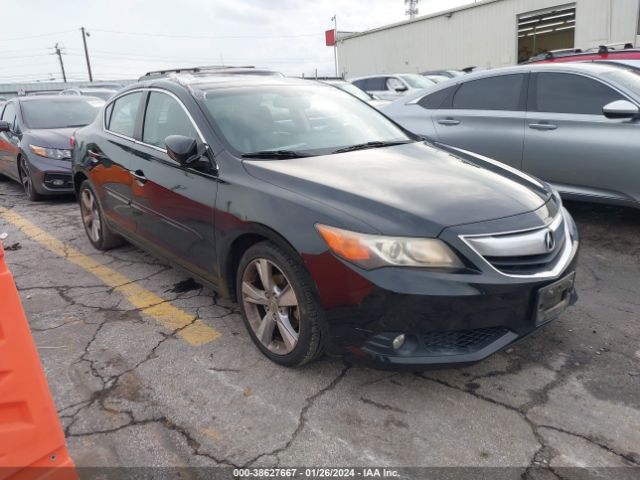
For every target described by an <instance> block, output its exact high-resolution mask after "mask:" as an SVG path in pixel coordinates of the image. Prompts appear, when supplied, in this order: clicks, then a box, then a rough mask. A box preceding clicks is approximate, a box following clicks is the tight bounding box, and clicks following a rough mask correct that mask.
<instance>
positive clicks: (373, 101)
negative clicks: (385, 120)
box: [320, 79, 391, 109]
mask: <svg viewBox="0 0 640 480" xmlns="http://www.w3.org/2000/svg"><path fill="white" fill-rule="evenodd" d="M320 81H321V82H322V83H327V84H329V85H331V86H333V87H336V88H339V89H340V90H343V91H345V92H347V93H350V94H351V95H353V96H354V97H356V98H358V99H360V100H362V101H363V102H367V103H368V104H369V105H371V106H372V107H375V108H378V109H379V108H380V107H384V106H385V105H388V104H389V103H391V101H390V100H382V99H381V98H378V97H376V96H375V95H371V94H370V93H367V92H365V91H364V90H361V89H360V88H358V87H356V86H355V85H354V84H352V83H349V82H346V81H344V80H340V79H325V80H320Z"/></svg>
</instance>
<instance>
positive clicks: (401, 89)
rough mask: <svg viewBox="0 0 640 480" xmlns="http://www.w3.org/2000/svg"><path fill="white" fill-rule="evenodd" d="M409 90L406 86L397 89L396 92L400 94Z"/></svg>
mask: <svg viewBox="0 0 640 480" xmlns="http://www.w3.org/2000/svg"><path fill="white" fill-rule="evenodd" d="M407 90H409V89H408V88H407V87H405V86H402V87H396V92H398V93H402V92H406V91H407Z"/></svg>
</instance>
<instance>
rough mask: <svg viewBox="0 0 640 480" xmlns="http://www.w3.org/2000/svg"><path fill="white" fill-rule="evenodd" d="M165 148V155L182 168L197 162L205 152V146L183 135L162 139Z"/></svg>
mask: <svg viewBox="0 0 640 480" xmlns="http://www.w3.org/2000/svg"><path fill="white" fill-rule="evenodd" d="M164 144H165V146H166V147H167V155H169V157H171V159H172V160H175V161H176V162H178V163H179V164H180V165H182V166H185V167H186V166H187V165H190V164H192V163H194V162H195V161H197V160H198V159H199V158H200V157H202V155H204V153H205V152H206V151H207V148H208V147H207V145H205V144H203V143H198V141H197V140H196V139H195V138H191V137H185V136H184V135H169V136H168V137H167V138H165V139H164Z"/></svg>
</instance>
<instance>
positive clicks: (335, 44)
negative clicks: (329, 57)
mask: <svg viewBox="0 0 640 480" xmlns="http://www.w3.org/2000/svg"><path fill="white" fill-rule="evenodd" d="M331 20H333V63H334V64H335V67H336V77H338V15H337V14H336V15H334V16H333V17H331Z"/></svg>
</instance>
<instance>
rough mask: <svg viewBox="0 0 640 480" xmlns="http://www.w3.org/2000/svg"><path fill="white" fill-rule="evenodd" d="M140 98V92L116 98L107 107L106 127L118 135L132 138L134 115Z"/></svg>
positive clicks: (134, 125)
mask: <svg viewBox="0 0 640 480" xmlns="http://www.w3.org/2000/svg"><path fill="white" fill-rule="evenodd" d="M141 100H142V92H135V93H130V94H128V95H124V96H122V97H120V98H118V99H117V100H116V101H115V102H114V103H113V107H112V106H111V105H110V106H109V107H108V108H107V113H109V112H110V113H111V117H110V118H109V122H108V124H107V129H108V130H109V131H111V132H114V133H119V134H120V135H125V136H127V137H131V138H133V132H134V131H135V128H136V117H137V115H138V107H139V106H140V101H141Z"/></svg>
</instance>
